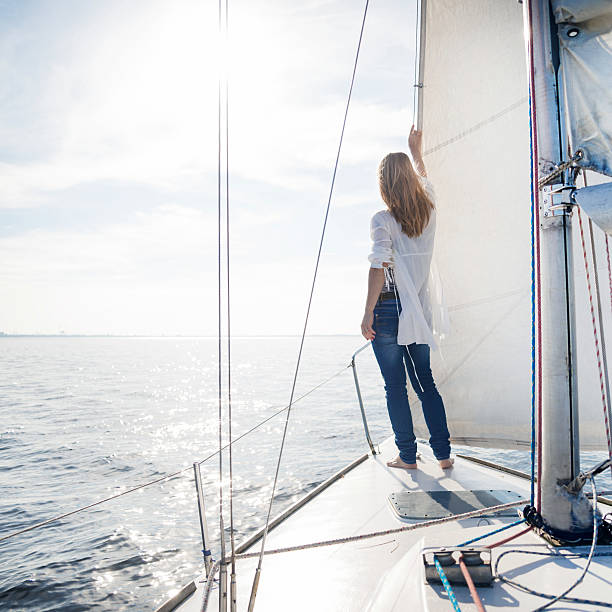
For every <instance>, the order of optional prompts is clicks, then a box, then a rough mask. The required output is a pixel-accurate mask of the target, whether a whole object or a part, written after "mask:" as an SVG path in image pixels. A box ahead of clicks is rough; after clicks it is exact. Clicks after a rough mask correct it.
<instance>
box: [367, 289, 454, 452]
mask: <svg viewBox="0 0 612 612" xmlns="http://www.w3.org/2000/svg"><path fill="white" fill-rule="evenodd" d="M399 312H401V306H400V303H399V301H396V300H385V301H384V302H378V304H377V305H376V307H375V308H374V331H375V332H376V337H375V338H374V340H373V341H372V348H373V349H374V355H376V361H378V365H379V367H380V371H381V373H382V375H383V379H384V381H385V391H386V394H387V410H388V411H389V418H390V419H391V426H392V427H393V432H394V433H395V443H396V445H397V448H398V449H399V456H400V458H401V459H402V461H405V462H406V463H416V439H415V436H414V431H413V429H412V415H411V414H410V405H409V403H408V391H407V389H406V372H408V378H409V379H410V383H411V384H412V387H413V389H414V390H415V392H416V394H417V397H418V398H419V400H420V401H421V406H422V408H423V415H424V416H425V422H426V423H427V428H428V429H429V435H430V438H429V444H430V445H431V448H432V450H433V453H434V455H435V456H436V459H438V460H440V461H442V460H443V459H448V458H449V457H450V440H449V438H450V436H449V433H448V426H447V425H446V412H445V410H444V403H443V401H442V397H441V396H440V394H439V393H438V389H437V388H436V383H435V382H434V379H433V376H432V373H431V367H430V365H429V345H427V344H410V345H408V346H404V345H401V344H398V343H397V326H398V321H399V316H398V313H399Z"/></svg>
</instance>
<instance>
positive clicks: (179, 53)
mask: <svg viewBox="0 0 612 612" xmlns="http://www.w3.org/2000/svg"><path fill="white" fill-rule="evenodd" d="M413 4H414V3H412V2H405V1H402V0H371V2H370V7H369V12H368V19H367V22H366V26H365V32H364V38H363V43H362V50H361V56H360V62H359V67H358V71H357V76H356V82H355V88H354V92H353V101H352V104H351V108H350V111H349V116H348V123H347V129H346V134H345V139H344V145H343V149H342V154H341V158H340V165H339V170H338V176H337V180H336V187H335V191H334V195H333V199H332V205H331V212H330V217H329V222H328V227H327V234H326V237H325V242H324V247H323V253H322V259H321V266H320V270H319V276H318V280H317V285H316V289H315V297H314V302H313V307H312V314H311V320H310V325H309V329H308V331H309V333H312V334H356V333H359V325H360V322H361V316H362V313H363V306H364V303H365V293H366V279H367V271H368V267H369V264H368V261H367V255H368V252H369V248H370V241H369V219H370V217H371V216H372V214H373V213H375V212H376V211H377V210H380V209H381V208H383V206H384V205H383V204H382V202H381V200H380V196H379V194H378V187H377V183H376V168H377V165H378V162H379V161H380V159H381V158H382V157H383V156H384V155H385V154H386V153H388V152H390V151H398V150H406V147H407V142H406V139H407V134H408V132H409V130H410V125H411V123H412V114H413V108H412V99H413V82H414V81H413V78H414V77H413V70H414V36H415V33H414V25H415V21H414V20H415V15H414V6H413ZM229 5H230V15H229V42H228V45H227V46H225V45H224V44H223V41H222V40H220V39H219V35H218V30H217V19H218V17H217V2H216V1H214V0H212V1H211V0H172V1H169V0H163V1H162V0H131V1H130V2H124V1H118V0H105V2H93V1H89V2H84V1H82V0H35V1H34V0H0V295H1V296H2V299H1V300H0V331H4V332H5V333H46V334H53V333H60V332H65V333H67V334H71V333H73V334H139V335H174V334H178V335H214V334H216V331H217V295H218V291H217V88H218V77H219V73H220V71H221V72H222V73H223V72H224V71H226V72H227V75H228V79H229V166H230V230H231V233H230V278H231V289H230V303H231V326H232V333H233V334H234V335H275V334H282V335H284V334H299V333H300V332H301V330H302V327H303V321H304V316H305V312H306V305H307V300H308V295H309V290H310V284H311V281H312V275H313V271H314V264H315V257H316V253H317V249H318V243H319V238H320V233H321V229H322V224H323V216H324V213H325V206H326V204H327V198H328V193H329V188H330V182H331V176H332V170H333V163H334V159H335V155H336V149H337V146H338V140H339V136H340V129H341V124H342V117H343V113H344V105H345V103H346V97H347V93H348V87H349V83H350V77H351V71H352V65H353V59H354V54H355V50H356V45H357V40H358V35H359V29H360V26H361V18H362V12H363V7H364V2H361V1H357V0H328V1H327V0H303V1H300V2H298V1H297V0H296V1H295V2H287V1H286V0H230V2H229ZM224 248H225V244H224ZM223 273H224V274H225V270H224V271H223ZM223 308H224V309H225V304H224V306H223Z"/></svg>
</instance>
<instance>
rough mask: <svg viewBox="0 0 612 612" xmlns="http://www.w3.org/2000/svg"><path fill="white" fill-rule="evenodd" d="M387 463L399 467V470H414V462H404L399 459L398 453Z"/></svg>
mask: <svg viewBox="0 0 612 612" xmlns="http://www.w3.org/2000/svg"><path fill="white" fill-rule="evenodd" d="M387 465H388V466H389V467H392V468H399V469H400V470H416V469H417V464H416V463H405V462H404V461H402V460H401V459H400V456H399V455H398V456H397V457H396V458H395V459H393V461H387Z"/></svg>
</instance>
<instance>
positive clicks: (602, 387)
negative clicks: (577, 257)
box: [578, 208, 612, 457]
mask: <svg viewBox="0 0 612 612" xmlns="http://www.w3.org/2000/svg"><path fill="white" fill-rule="evenodd" d="M578 223H579V225H580V241H581V243H582V255H583V257H584V271H585V273H586V281H587V289H588V292H589V305H590V308H591V322H592V324H593V339H594V341H595V355H596V357H597V369H598V371H599V388H600V391H601V402H602V404H603V412H604V422H605V425H606V439H607V442H608V454H609V456H610V457H612V438H611V437H610V423H609V421H608V405H607V402H606V391H605V383H604V373H603V368H602V366H601V354H600V350H599V337H598V335H597V323H596V322H595V309H594V306H593V291H592V289H591V274H590V271H589V261H588V257H587V252H586V246H585V242H584V228H583V225H582V214H581V213H580V208H578Z"/></svg>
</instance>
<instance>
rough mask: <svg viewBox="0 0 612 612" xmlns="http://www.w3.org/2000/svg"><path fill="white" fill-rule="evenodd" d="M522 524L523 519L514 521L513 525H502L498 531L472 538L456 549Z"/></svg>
mask: <svg viewBox="0 0 612 612" xmlns="http://www.w3.org/2000/svg"><path fill="white" fill-rule="evenodd" d="M524 522H525V519H520V520H518V521H514V522H513V523H509V524H508V525H504V526H503V527H500V528H499V529H495V530H494V531H489V533H485V534H484V535H480V536H478V537H476V538H472V539H471V540H467V541H466V542H462V543H461V544H458V547H463V546H468V545H469V544H473V543H474V542H478V541H479V540H484V539H485V538H488V537H489V536H492V535H495V534H496V533H499V532H500V531H505V530H506V529H510V527H516V525H520V524H521V523H524Z"/></svg>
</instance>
